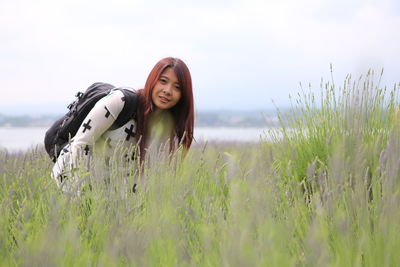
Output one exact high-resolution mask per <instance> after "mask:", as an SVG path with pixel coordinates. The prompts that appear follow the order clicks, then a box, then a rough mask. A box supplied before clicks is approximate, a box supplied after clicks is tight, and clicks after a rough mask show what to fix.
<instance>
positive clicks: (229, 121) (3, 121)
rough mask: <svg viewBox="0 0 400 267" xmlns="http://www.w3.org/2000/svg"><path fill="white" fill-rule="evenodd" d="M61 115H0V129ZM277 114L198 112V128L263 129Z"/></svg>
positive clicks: (44, 124)
mask: <svg viewBox="0 0 400 267" xmlns="http://www.w3.org/2000/svg"><path fill="white" fill-rule="evenodd" d="M60 117H61V115H43V116H30V115H20V116H10V115H2V114H0V127H47V126H50V125H51V124H52V123H53V122H54V121H55V120H56V119H58V118H60ZM278 123H279V121H278V116H277V112H276V111H274V110H269V111H198V112H196V126H198V127H265V126H276V125H278Z"/></svg>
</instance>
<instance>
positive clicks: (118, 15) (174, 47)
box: [0, 0, 400, 114]
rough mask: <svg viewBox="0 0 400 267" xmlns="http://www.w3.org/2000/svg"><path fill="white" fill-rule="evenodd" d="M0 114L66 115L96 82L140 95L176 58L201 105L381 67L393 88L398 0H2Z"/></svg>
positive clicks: (261, 103)
mask: <svg viewBox="0 0 400 267" xmlns="http://www.w3.org/2000/svg"><path fill="white" fill-rule="evenodd" d="M0 37H1V41H0V85H1V89H0V90H1V96H0V113H6V114H7V113H10V112H15V110H16V109H15V108H16V107H17V109H18V110H19V111H21V112H25V113H28V112H30V113H32V114H39V113H64V112H65V111H66V108H65V106H66V105H67V104H68V103H69V102H71V100H73V96H74V94H75V92H76V91H77V90H82V89H85V88H87V87H88V86H89V85H90V84H91V83H93V82H96V81H104V82H109V83H112V84H114V85H116V86H131V87H134V88H141V87H142V86H143V85H144V83H145V80H146V78H147V75H148V73H149V71H150V70H151V68H152V67H153V66H154V64H155V63H156V62H157V61H158V60H159V59H161V58H163V57H167V56H174V57H179V58H181V59H182V60H184V61H185V62H186V63H187V65H188V67H189V69H190V70H191V73H192V79H193V85H194V90H195V104H196V109H197V110H215V109H241V110H254V109H268V108H271V107H273V105H272V101H271V100H272V99H273V100H274V101H275V103H276V104H277V105H278V106H287V105H289V94H295V93H296V92H297V91H299V82H302V83H304V84H307V83H311V84H312V88H313V89H314V90H315V91H319V83H320V80H321V77H324V78H326V79H329V78H330V72H329V65H330V63H332V64H333V69H334V78H335V82H336V83H337V84H342V83H343V80H344V78H345V76H346V74H348V73H351V74H353V77H354V76H357V77H358V76H359V75H361V74H364V73H366V72H367V70H368V69H369V68H372V69H374V70H376V72H379V73H380V70H381V69H382V68H384V70H385V71H384V79H383V81H384V83H385V84H386V85H388V86H393V84H394V83H395V82H399V81H400V4H399V1H395V0H379V1H374V0H364V1H361V0H336V1H333V0H303V1H298V0H277V1H268V0H264V1H261V0H259V1H257V0H236V1H216V0H202V1H188V0H186V1H185V0H179V1H174V0H169V1H161V0H159V1H152V0H131V1H128V0H113V1H103V0H86V1H85V0H63V1H57V0H41V1H40V0H39V1H34V0H0Z"/></svg>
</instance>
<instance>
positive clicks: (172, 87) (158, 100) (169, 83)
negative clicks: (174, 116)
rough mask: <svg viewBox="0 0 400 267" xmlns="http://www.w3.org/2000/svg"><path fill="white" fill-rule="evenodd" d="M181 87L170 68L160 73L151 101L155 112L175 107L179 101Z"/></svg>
mask: <svg viewBox="0 0 400 267" xmlns="http://www.w3.org/2000/svg"><path fill="white" fill-rule="evenodd" d="M181 96H182V93H181V85H180V84H179V82H178V78H177V77H176V74H175V72H174V70H173V69H172V68H167V69H166V70H165V71H164V72H163V73H161V75H160V78H159V79H158V81H157V83H156V85H155V86H154V88H153V92H152V94H151V99H152V100H153V104H154V106H155V107H156V110H157V109H158V110H166V109H170V108H172V107H173V106H175V105H176V104H177V103H178V102H179V100H180V99H181Z"/></svg>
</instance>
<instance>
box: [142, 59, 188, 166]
mask: <svg viewBox="0 0 400 267" xmlns="http://www.w3.org/2000/svg"><path fill="white" fill-rule="evenodd" d="M167 68H171V69H172V70H174V72H175V74H176V76H177V78H178V82H179V85H180V88H181V98H180V100H179V101H178V103H177V104H176V105H175V106H174V107H172V108H171V109H170V110H169V111H170V112H171V115H172V117H173V121H174V128H173V132H172V133H171V138H170V150H171V151H173V150H174V149H175V141H178V143H179V144H181V145H183V147H184V148H185V149H189V148H190V145H191V144H192V140H193V127H194V101H193V91H192V78H191V75H190V72H189V69H188V67H187V66H186V64H185V63H184V62H183V61H182V60H181V59H179V58H173V57H167V58H164V59H161V60H160V61H159V62H157V64H156V65H155V66H154V68H153V69H152V70H151V72H150V74H149V76H148V77H147V80H146V84H145V86H144V88H143V89H140V90H139V91H138V93H139V107H138V112H137V134H136V138H137V140H138V142H139V149H140V154H141V159H144V153H145V148H146V145H147V137H148V123H149V118H150V115H151V113H152V112H153V111H154V110H155V107H154V104H153V100H152V93H153V88H154V86H155V85H156V83H157V81H158V80H159V79H160V76H161V74H162V73H163V72H164V71H165V70H166V69H167Z"/></svg>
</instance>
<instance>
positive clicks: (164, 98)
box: [159, 96, 169, 103]
mask: <svg viewBox="0 0 400 267" xmlns="http://www.w3.org/2000/svg"><path fill="white" fill-rule="evenodd" d="M159 98H160V100H161V102H163V103H168V102H169V99H168V98H166V97H164V96H159Z"/></svg>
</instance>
